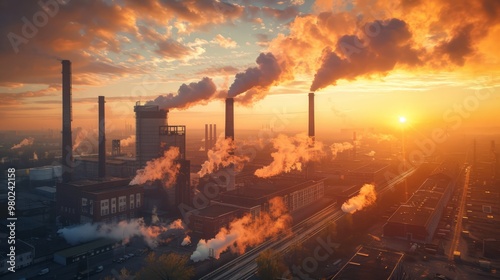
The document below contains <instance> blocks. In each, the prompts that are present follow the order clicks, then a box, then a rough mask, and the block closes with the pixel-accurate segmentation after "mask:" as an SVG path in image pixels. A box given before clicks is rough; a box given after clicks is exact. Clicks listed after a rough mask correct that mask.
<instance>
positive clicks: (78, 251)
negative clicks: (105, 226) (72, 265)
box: [56, 238, 116, 258]
mask: <svg viewBox="0 0 500 280" xmlns="http://www.w3.org/2000/svg"><path fill="white" fill-rule="evenodd" d="M114 243H116V241H115V240H112V239H107V238H101V239H97V240H94V241H91V242H87V243H84V244H81V245H77V246H74V247H70V248H68V249H64V250H61V251H59V252H57V253H56V254H57V255H60V256H63V257H66V258H69V257H73V256H78V255H83V254H86V253H88V252H91V251H93V250H95V249H97V248H101V247H104V246H108V245H112V244H114Z"/></svg>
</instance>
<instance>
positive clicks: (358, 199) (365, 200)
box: [342, 184, 377, 214]
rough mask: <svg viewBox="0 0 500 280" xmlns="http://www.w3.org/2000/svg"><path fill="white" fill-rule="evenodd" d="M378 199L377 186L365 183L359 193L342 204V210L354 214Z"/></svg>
mask: <svg viewBox="0 0 500 280" xmlns="http://www.w3.org/2000/svg"><path fill="white" fill-rule="evenodd" d="M376 200H377V193H376V192H375V186H374V185H372V184H365V185H363V187H361V189H360V190H359V194H358V195H357V196H355V197H352V198H350V199H349V200H348V201H346V202H344V204H342V211H344V212H346V213H351V214H353V213H354V212H356V211H359V210H361V209H363V208H365V207H367V206H370V205H372V204H373V203H375V201H376Z"/></svg>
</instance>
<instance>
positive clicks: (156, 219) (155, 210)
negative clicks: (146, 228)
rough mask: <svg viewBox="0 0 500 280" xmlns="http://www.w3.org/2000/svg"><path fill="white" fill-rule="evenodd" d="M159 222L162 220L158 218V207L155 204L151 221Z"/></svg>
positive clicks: (153, 222)
mask: <svg viewBox="0 0 500 280" xmlns="http://www.w3.org/2000/svg"><path fill="white" fill-rule="evenodd" d="M158 222H160V219H159V218H158V208H157V207H156V205H155V206H153V209H152V210H151V223H152V224H157V223H158Z"/></svg>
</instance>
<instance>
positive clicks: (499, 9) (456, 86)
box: [0, 0, 500, 134]
mask: <svg viewBox="0 0 500 280" xmlns="http://www.w3.org/2000/svg"><path fill="white" fill-rule="evenodd" d="M39 3H46V5H45V6H43V5H40V4H39ZM0 36H1V37H2V39H1V40H0V61H1V62H2V67H0V96H1V97H2V102H1V104H0V118H1V119H2V122H1V124H0V129H1V130H5V129H19V128H24V129H39V128H40V127H43V128H54V129H57V128H59V127H60V125H61V108H60V107H61V64H60V61H58V59H69V60H71V61H72V72H73V78H72V80H73V102H74V103H73V109H74V113H73V124H74V125H75V126H83V127H86V126H88V127H91V126H95V123H96V115H97V96H99V95H104V96H106V102H107V103H106V110H107V111H106V117H107V123H106V124H107V126H108V129H122V126H123V123H124V121H125V123H127V122H128V123H133V106H134V104H135V102H136V101H138V100H140V101H142V102H147V101H152V102H158V104H159V105H161V106H162V107H165V108H169V109H170V110H171V114H170V116H169V119H170V120H171V121H173V122H175V123H181V122H182V123H183V124H186V125H188V126H189V127H190V128H199V129H201V128H203V124H204V123H205V122H207V119H211V121H210V122H213V123H219V124H221V125H222V124H223V118H224V116H223V113H222V112H223V108H224V104H223V103H222V102H221V98H223V97H225V96H227V95H228V94H229V95H230V96H234V97H235V100H236V102H237V103H236V110H235V118H236V124H237V126H236V129H238V127H245V128H260V127H261V126H262V125H266V124H269V123H270V122H272V119H273V118H276V114H279V113H277V112H286V114H285V115H286V116H287V118H288V119H289V123H288V126H289V127H290V129H299V130H302V131H305V129H306V127H307V123H306V113H307V107H306V104H307V95H306V93H307V92H309V91H310V90H314V91H316V93H317V94H316V100H317V101H316V115H317V117H316V119H317V130H318V132H319V133H320V134H321V131H322V130H325V129H326V128H327V127H331V124H332V122H333V123H335V124H336V125H337V126H339V127H346V126H365V125H370V126H373V125H377V124H385V125H387V126H391V125H392V124H394V125H396V124H397V117H398V116H399V115H406V116H407V118H408V120H409V121H410V120H411V121H412V122H413V123H432V124H435V123H436V121H437V122H439V123H438V124H437V125H439V126H445V125H452V126H453V125H454V124H458V122H459V120H460V121H462V122H461V123H460V124H462V123H466V124H477V123H481V125H484V126H488V125H492V124H495V123H493V122H489V121H492V120H493V121H494V113H495V111H496V110H497V108H499V107H500V97H499V95H498V94H497V93H498V90H499V85H500V82H499V79H500V78H498V77H500V75H499V72H500V71H499V70H500V67H499V66H500V59H499V55H498V54H499V49H498V47H497V44H498V38H500V2H499V1H498V0H478V1H465V0H437V1H436V0H418V1H407V0H389V1H382V0H357V1H348V0H334V1H330V0H328V1H327V0H318V1H304V0H285V1H269V0H257V1H249V0H235V1H229V0H228V1H216V0H205V1H194V0H187V1H170V0H164V1H160V0H146V1H132V0H118V1H112V0H89V1H84V2H82V1H69V0H57V1H56V0H45V1H15V0H3V1H0ZM460 108H462V109H460ZM464 108H465V109H464ZM464 120H465V121H464ZM290 123H293V126H292V125H290ZM495 125H497V123H496V124H495ZM301 128H302V129H301Z"/></svg>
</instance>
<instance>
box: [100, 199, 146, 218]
mask: <svg viewBox="0 0 500 280" xmlns="http://www.w3.org/2000/svg"><path fill="white" fill-rule="evenodd" d="M128 201H129V203H128V207H129V209H134V208H139V207H141V194H140V193H136V194H135V195H134V194H131V195H129V199H128ZM126 209H127V196H125V195H123V196H120V197H118V212H124V211H125V210H126ZM116 210H117V205H116V197H113V198H111V203H110V200H109V199H103V200H101V216H106V215H108V214H110V213H111V214H115V213H116Z"/></svg>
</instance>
